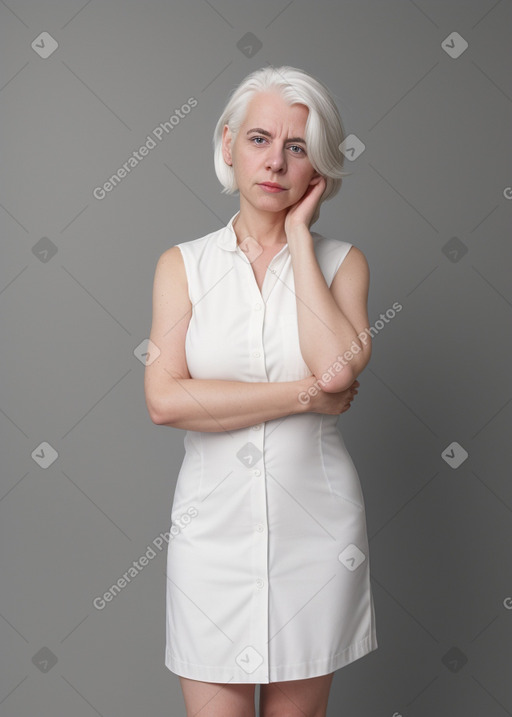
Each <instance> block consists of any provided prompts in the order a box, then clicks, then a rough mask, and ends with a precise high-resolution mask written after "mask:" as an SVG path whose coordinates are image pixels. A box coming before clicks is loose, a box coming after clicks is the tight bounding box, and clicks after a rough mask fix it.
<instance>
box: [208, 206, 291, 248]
mask: <svg viewBox="0 0 512 717" xmlns="http://www.w3.org/2000/svg"><path fill="white" fill-rule="evenodd" d="M239 214H240V210H238V212H237V213H236V214H233V216H232V217H231V219H230V220H229V222H228V223H227V225H226V226H225V227H224V229H221V230H220V232H219V235H218V237H217V246H218V247H220V248H221V249H226V250H227V251H236V250H237V247H238V244H237V238H236V233H235V230H234V229H233V222H234V221H235V219H236V218H237V216H238V215H239ZM283 246H287V244H284V245H283Z"/></svg>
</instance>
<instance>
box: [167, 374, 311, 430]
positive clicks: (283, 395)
mask: <svg viewBox="0 0 512 717" xmlns="http://www.w3.org/2000/svg"><path fill="white" fill-rule="evenodd" d="M299 383H303V382H302V381H300V382H299V381H283V382H272V383H265V382H254V383H250V382H245V381H221V380H208V379H192V378H190V379H183V378H173V377H170V381H169V382H168V384H167V387H166V389H165V391H164V392H163V393H162V395H161V399H160V406H159V413H158V417H155V418H156V419H157V420H155V418H153V421H154V422H155V423H158V424H159V425H164V426H173V427H174V428H183V429H187V430H191V431H230V430H235V429H237V428H246V427H247V426H254V425H255V424H256V423H262V422H264V421H270V420H272V419H273V418H281V416H289V415H291V414H292V413H303V412H305V411H306V410H308V411H310V410H311V407H308V406H306V405H304V404H303V403H301V402H300V401H299V393H300V391H301V389H300V387H299Z"/></svg>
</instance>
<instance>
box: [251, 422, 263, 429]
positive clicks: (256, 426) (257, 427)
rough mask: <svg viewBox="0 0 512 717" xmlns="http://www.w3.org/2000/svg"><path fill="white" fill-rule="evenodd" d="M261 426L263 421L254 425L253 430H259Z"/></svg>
mask: <svg viewBox="0 0 512 717" xmlns="http://www.w3.org/2000/svg"><path fill="white" fill-rule="evenodd" d="M260 428H261V423H257V424H256V425H255V426H253V427H252V430H253V431H259V430H260Z"/></svg>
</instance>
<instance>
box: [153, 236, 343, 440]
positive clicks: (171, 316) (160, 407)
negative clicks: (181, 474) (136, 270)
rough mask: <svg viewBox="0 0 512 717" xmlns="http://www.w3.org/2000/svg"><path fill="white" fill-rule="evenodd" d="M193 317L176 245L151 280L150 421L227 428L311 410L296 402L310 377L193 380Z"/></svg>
mask: <svg viewBox="0 0 512 717" xmlns="http://www.w3.org/2000/svg"><path fill="white" fill-rule="evenodd" d="M191 315H192V304H191V302H190V298H189V295H188V286H187V277H186V272H185V266H184V263H183V257H182V255H181V251H180V249H179V248H178V247H172V248H171V249H168V250H167V251H165V252H164V253H163V254H162V255H161V257H160V258H159V260H158V263H157V266H156V271H155V279H154V283H153V321H152V326H151V333H150V339H151V341H152V342H153V343H154V344H155V345H156V346H157V347H158V349H159V350H160V354H159V356H158V357H157V358H156V359H154V360H153V361H151V362H150V363H148V364H147V365H146V368H145V374H144V391H145V397H146V404H147V408H148V412H149V415H150V417H151V420H152V421H153V423H156V424H158V425H165V426H174V427H176V428H183V429H187V430H188V429H189V430H195V431H226V430H234V429H236V428H243V427H246V426H252V425H255V424H256V423H260V422H262V421H267V420H271V419H273V418H279V417H281V416H288V415H290V414H292V413H301V412H304V411H306V410H307V411H312V410H313V409H312V405H313V402H311V403H310V404H308V405H305V404H304V403H301V402H300V400H299V394H300V391H301V390H304V388H307V387H308V386H309V385H310V384H311V383H312V381H311V380H310V379H302V380H301V381H285V382H273V383H264V382H254V383H247V382H243V381H221V380H207V379H192V378H191V377H190V373H189V371H188V367H187V362H186V355H185V337H186V333H187V328H188V324H189V322H190V317H191ZM315 405H317V404H315ZM338 412H339V411H338Z"/></svg>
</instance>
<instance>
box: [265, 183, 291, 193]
mask: <svg viewBox="0 0 512 717" xmlns="http://www.w3.org/2000/svg"><path fill="white" fill-rule="evenodd" d="M258 186H259V187H262V189H265V190H266V191H267V192H284V191H286V189H285V187H282V186H281V185H280V184H276V183H275V182H261V184H258Z"/></svg>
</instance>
